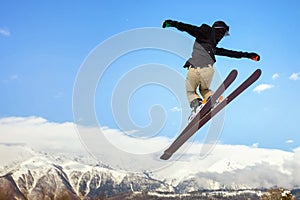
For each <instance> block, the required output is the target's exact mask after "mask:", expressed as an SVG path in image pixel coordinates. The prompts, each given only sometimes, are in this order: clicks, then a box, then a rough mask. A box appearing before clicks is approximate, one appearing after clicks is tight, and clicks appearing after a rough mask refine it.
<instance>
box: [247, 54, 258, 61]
mask: <svg viewBox="0 0 300 200" xmlns="http://www.w3.org/2000/svg"><path fill="white" fill-rule="evenodd" d="M244 57H246V58H250V59H251V60H254V61H259V60H260V56H259V55H258V54H257V53H245V55H244Z"/></svg>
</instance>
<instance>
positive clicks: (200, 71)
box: [185, 65, 215, 103]
mask: <svg viewBox="0 0 300 200" xmlns="http://www.w3.org/2000/svg"><path fill="white" fill-rule="evenodd" d="M214 72H215V70H214V68H213V66H212V65H208V66H207V67H201V68H200V67H197V68H194V67H191V66H190V67H189V70H188V73H187V77H186V84H185V86H186V95H187V98H188V101H189V103H191V102H192V101H193V100H194V99H197V98H200V96H199V95H198V93H197V91H196V90H197V88H198V87H199V91H200V94H201V96H202V97H203V99H207V98H208V97H210V96H211V95H212V94H213V92H212V91H211V90H210V89H209V87H210V84H211V81H212V78H213V75H214Z"/></svg>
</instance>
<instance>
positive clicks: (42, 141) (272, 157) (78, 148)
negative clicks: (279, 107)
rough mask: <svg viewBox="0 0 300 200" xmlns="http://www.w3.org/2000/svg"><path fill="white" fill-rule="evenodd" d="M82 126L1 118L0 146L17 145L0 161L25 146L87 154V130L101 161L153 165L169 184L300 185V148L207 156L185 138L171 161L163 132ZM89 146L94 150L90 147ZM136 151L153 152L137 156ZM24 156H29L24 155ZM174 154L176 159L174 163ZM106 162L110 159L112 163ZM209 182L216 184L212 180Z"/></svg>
mask: <svg viewBox="0 0 300 200" xmlns="http://www.w3.org/2000/svg"><path fill="white" fill-rule="evenodd" d="M81 128H82V129H81V130H79V129H77V130H76V128H75V124H74V123H70V122H65V123H54V122H49V121H47V120H46V119H44V118H41V117H8V118H0V141H1V143H0V147H1V146H9V145H10V144H14V145H16V148H10V149H11V150H10V151H8V150H7V151H6V153H5V152H2V151H0V157H1V159H0V160H1V161H3V162H4V161H5V162H8V160H10V158H11V159H14V162H15V159H16V158H17V156H18V155H19V154H17V153H19V152H20V151H22V148H23V147H30V148H33V149H34V150H38V151H43V152H50V153H53V154H56V153H57V154H62V153H65V154H67V153H70V152H71V153H74V152H76V153H77V154H78V155H85V156H86V155H87V154H86V151H85V149H84V148H83V146H82V143H81V141H86V140H83V139H84V138H83V137H85V136H88V135H89V134H90V136H92V137H88V139H91V140H92V141H91V142H94V144H95V149H96V150H98V153H99V155H98V154H93V156H95V157H97V156H99V157H100V158H101V162H103V163H106V164H109V165H110V166H112V167H123V168H124V166H128V167H129V168H130V169H131V170H132V171H133V170H135V168H137V169H138V170H142V169H153V167H156V168H154V169H153V170H154V171H153V176H154V177H155V178H158V179H160V180H166V181H167V182H169V183H172V184H173V185H176V183H179V182H180V181H182V180H184V179H185V180H186V179H187V177H191V178H193V179H195V180H197V181H198V182H199V185H201V187H208V189H214V188H209V187H216V188H217V187H218V186H222V185H232V184H237V185H239V186H241V185H242V186H243V187H252V188H257V187H272V186H275V185H277V186H279V187H285V188H291V187H293V186H295V185H300V175H299V174H300V173H299V168H300V148H298V149H295V150H294V151H293V152H287V151H282V150H276V149H263V148H259V147H258V144H257V143H256V144H254V145H253V146H251V147H250V146H245V145H223V144H218V145H216V146H214V149H213V150H212V151H211V152H210V154H209V156H207V157H205V158H203V157H202V158H201V157H200V152H201V149H202V148H205V146H206V145H205V144H199V143H192V142H188V143H186V145H185V146H184V148H183V149H181V150H180V151H179V153H177V154H175V155H173V157H172V158H171V161H162V160H160V159H159V156H160V155H161V153H162V152H163V150H165V149H166V147H168V145H170V143H171V142H172V140H171V139H168V138H166V137H162V136H154V137H152V138H146V139H145V138H143V139H139V138H132V137H129V136H126V135H125V134H123V133H122V132H120V131H119V130H116V129H110V128H105V127H104V128H102V129H101V130H99V128H91V127H81ZM78 131H84V133H85V134H83V135H81V137H82V138H81V139H79V137H78ZM100 132H102V133H103V135H104V136H103V137H102V139H98V138H97V137H98V136H99V135H100ZM85 139H86V138H85ZM107 139H109V140H110V141H113V143H114V145H116V148H119V150H114V151H111V150H110V149H107V147H108V146H109V145H108V144H106V143H105V142H104V141H105V140H107ZM287 141H290V140H287ZM86 144H87V143H85V145H86ZM119 145H120V146H119ZM126 148H127V150H128V151H131V153H124V151H125V150H123V149H126ZM6 149H7V148H6ZM12 149H15V150H16V152H15V151H12ZM89 150H90V152H92V151H93V149H90V148H89ZM127 150H126V151H127ZM140 152H154V153H151V154H146V153H145V154H140ZM14 153H15V154H16V156H14ZM25 156H27V154H26V155H25V154H24V157H25ZM18 157H20V156H18ZM176 157H177V158H179V159H178V160H175V162H174V158H176ZM136 158H138V159H136ZM107 162H112V163H113V165H111V163H107ZM191 163H192V164H191ZM1 164H2V162H0V165H1ZM157 167H159V168H157ZM125 168H126V167H125ZM0 169H1V166H0ZM212 181H213V182H214V183H215V184H210V183H211V182H212Z"/></svg>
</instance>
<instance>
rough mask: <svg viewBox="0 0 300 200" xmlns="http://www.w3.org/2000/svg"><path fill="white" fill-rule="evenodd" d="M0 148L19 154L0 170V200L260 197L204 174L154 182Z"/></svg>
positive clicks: (79, 159) (68, 158)
mask: <svg viewBox="0 0 300 200" xmlns="http://www.w3.org/2000/svg"><path fill="white" fill-rule="evenodd" d="M0 146H2V148H1V149H6V148H10V149H14V150H16V151H21V150H22V154H23V159H22V158H21V157H20V158H18V159H20V160H22V161H19V162H18V161H17V160H14V162H11V163H9V164H7V165H5V166H2V168H1V170H0V175H1V176H0V199H33V200H34V199H37V200H40V199H97V198H109V197H112V198H113V197H114V198H117V199H118V197H120V199H123V198H125V196H126V195H127V197H128V195H129V196H130V198H133V199H134V197H136V199H143V198H145V199H149V198H150V197H153V199H155V198H157V197H161V196H163V197H165V198H168V199H177V198H179V197H180V198H182V197H186V198H187V199H197V198H200V197H201V198H204V197H207V199H209V196H214V195H215V196H224V197H228V196H231V197H239V196H247V197H248V198H250V199H259V197H260V196H262V195H263V194H264V191H260V190H249V189H245V188H243V186H241V188H238V186H237V185H235V186H234V187H236V188H233V187H232V185H230V184H228V185H220V183H217V182H216V181H214V180H213V178H211V177H210V178H209V176H210V175H207V174H206V175H205V174H204V173H203V174H201V176H200V175H199V174H198V176H191V177H185V178H183V179H181V180H179V181H178V180H177V181H174V180H173V181H172V180H171V181H170V180H168V179H159V178H157V177H155V175H154V174H152V173H147V172H141V173H132V172H127V171H122V170H116V169H112V168H110V167H109V166H101V165H99V164H98V163H97V162H96V161H95V160H94V159H92V158H91V157H89V156H88V155H85V156H78V155H76V154H68V155H66V154H60V155H59V154H55V155H52V154H49V153H45V152H44V153H43V152H35V151H33V150H31V149H29V148H27V147H26V146H24V147H23V146H19V145H13V146H4V147H3V145H0ZM25 155H27V157H26V156H25ZM201 179H206V181H207V182H210V184H211V186H210V187H211V188H217V186H216V185H218V184H219V185H218V190H211V191H209V190H208V189H206V188H204V187H203V185H202V184H201V182H203V180H201ZM124 195H125V196H124ZM150 199H151V198H150ZM204 199H205V198H204Z"/></svg>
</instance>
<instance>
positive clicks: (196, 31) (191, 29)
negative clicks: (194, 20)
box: [176, 22, 205, 38]
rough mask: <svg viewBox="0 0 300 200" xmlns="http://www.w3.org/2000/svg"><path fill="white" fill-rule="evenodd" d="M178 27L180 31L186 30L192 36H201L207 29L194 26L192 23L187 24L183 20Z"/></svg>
mask: <svg viewBox="0 0 300 200" xmlns="http://www.w3.org/2000/svg"><path fill="white" fill-rule="evenodd" d="M176 28H177V29H178V30H180V31H185V32H187V33H188V34H190V35H191V36H193V37H195V38H197V37H199V36H203V35H204V34H205V30H204V29H203V28H202V26H201V27H198V26H194V25H191V24H185V23H182V22H178V23H177V26H176Z"/></svg>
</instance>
